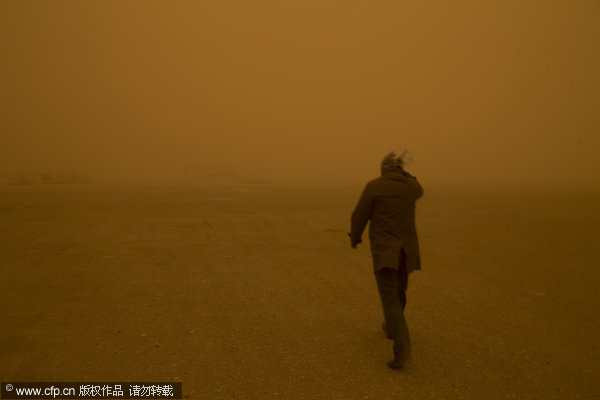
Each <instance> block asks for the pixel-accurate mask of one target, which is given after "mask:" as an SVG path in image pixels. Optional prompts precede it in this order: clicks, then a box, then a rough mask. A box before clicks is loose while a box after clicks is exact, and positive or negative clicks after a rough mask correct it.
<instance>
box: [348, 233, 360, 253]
mask: <svg viewBox="0 0 600 400" xmlns="http://www.w3.org/2000/svg"><path fill="white" fill-rule="evenodd" d="M348 236H349V237H350V246H351V247H352V248H353V249H355V248H356V246H357V245H358V244H359V243H362V240H361V239H358V240H357V241H356V240H354V239H352V234H350V233H348Z"/></svg>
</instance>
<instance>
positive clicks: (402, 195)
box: [348, 150, 423, 369]
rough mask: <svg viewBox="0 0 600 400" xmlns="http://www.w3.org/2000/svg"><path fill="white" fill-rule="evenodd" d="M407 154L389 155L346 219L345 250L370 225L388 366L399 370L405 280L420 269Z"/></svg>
mask: <svg viewBox="0 0 600 400" xmlns="http://www.w3.org/2000/svg"><path fill="white" fill-rule="evenodd" d="M409 158H410V153H409V152H408V151H407V150H405V151H403V152H402V153H400V154H398V153H397V152H391V153H389V154H388V155H386V156H385V157H384V159H383V161H382V162H381V176H380V177H378V178H376V179H373V180H371V181H370V182H368V183H367V184H366V186H365V188H364V190H363V192H362V194H361V196H360V198H359V200H358V203H357V204H356V207H355V209H354V211H353V213H352V217H351V230H350V232H349V233H348V235H349V236H350V245H351V246H352V248H353V249H355V248H356V246H357V245H358V244H359V243H361V242H362V240H361V238H362V233H363V231H364V229H365V227H366V225H367V223H368V222H370V225H369V240H370V243H371V254H372V256H373V269H374V272H375V279H376V281H377V288H378V291H379V296H380V298H381V305H382V308H383V315H384V320H385V322H384V324H383V325H382V326H383V329H384V331H385V332H386V333H387V336H388V338H390V339H392V340H393V341H394V346H393V355H394V358H393V359H392V360H391V361H389V362H388V366H389V367H390V368H392V369H400V368H402V367H403V366H404V362H405V360H406V358H407V357H408V353H409V352H410V337H409V333H408V327H407V324H406V320H405V318H404V309H405V307H406V289H407V286H408V275H409V274H410V273H411V272H412V271H415V270H420V269H421V261H420V255H419V243H418V238H417V231H416V226H415V203H416V200H417V199H419V198H420V197H421V196H422V195H423V188H422V187H421V185H420V184H419V182H418V181H417V179H416V178H415V177H414V176H412V175H411V174H409V173H408V172H406V171H405V170H404V165H405V162H406V160H407V159H409Z"/></svg>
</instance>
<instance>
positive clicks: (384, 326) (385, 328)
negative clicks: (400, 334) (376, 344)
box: [381, 322, 393, 339]
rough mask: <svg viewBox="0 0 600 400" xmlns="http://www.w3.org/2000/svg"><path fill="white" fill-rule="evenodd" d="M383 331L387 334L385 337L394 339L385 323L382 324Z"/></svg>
mask: <svg viewBox="0 0 600 400" xmlns="http://www.w3.org/2000/svg"><path fill="white" fill-rule="evenodd" d="M381 329H383V331H384V332H385V336H387V338H388V339H393V338H392V335H391V334H390V333H389V332H388V329H387V325H386V323H385V322H382V323H381Z"/></svg>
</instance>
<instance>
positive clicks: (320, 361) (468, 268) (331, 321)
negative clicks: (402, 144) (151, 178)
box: [0, 184, 600, 399]
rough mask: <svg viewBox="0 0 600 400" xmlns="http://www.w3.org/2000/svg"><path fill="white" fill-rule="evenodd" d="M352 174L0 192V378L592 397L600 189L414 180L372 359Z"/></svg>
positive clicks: (260, 391)
mask: <svg viewBox="0 0 600 400" xmlns="http://www.w3.org/2000/svg"><path fill="white" fill-rule="evenodd" d="M361 190H362V187H361V186H355V187H333V186H332V187H284V186H277V185H246V186H243V185H238V186H202V185H171V186H170V185H164V186H158V185H156V186H151V185H108V184H87V185H78V184H73V185H22V186H20V185H13V186H9V185H5V186H2V187H0V221H1V222H2V223H1V225H0V240H1V242H0V243H1V244H0V263H1V266H0V293H1V294H2V296H1V298H0V311H1V316H2V318H1V322H0V379H1V380H2V381H4V382H9V381H153V380H154V381H182V382H183V392H184V397H185V398H189V399H513V398H514V399H598V398H600V379H599V378H600V339H599V338H600V298H599V289H600V269H599V268H598V266H599V263H598V249H600V209H599V207H598V205H599V204H600V192H598V191H589V190H587V191H586V190H579V191H578V190H572V191H566V190H564V191H563V192H559V191H551V190H546V191H544V190H538V191H534V190H529V191H527V190H506V189H500V188H498V189H495V190H482V189H480V190H476V189H471V190H467V189H464V190H461V189H458V188H454V189H443V188H435V187H427V186H426V188H425V190H426V192H425V196H424V197H423V198H422V199H421V200H419V202H418V204H417V227H418V231H419V237H420V244H421V256H422V263H423V269H422V271H418V272H415V273H413V274H411V276H410V283H409V290H408V306H407V311H406V314H407V321H408V324H409V328H410V332H411V337H412V357H411V359H410V362H409V363H408V365H407V366H406V367H405V369H404V370H401V371H393V370H390V369H388V368H387V366H386V361H387V360H389V359H390V358H391V355H392V351H391V342H390V341H389V340H387V339H386V338H385V336H384V334H383V332H382V331H381V328H380V324H381V321H382V315H381V310H380V304H379V298H378V296H377V292H376V286H375V280H374V277H373V272H372V266H371V259H370V257H369V248H368V245H369V243H368V240H367V235H366V234H365V236H364V238H363V239H364V242H363V244H361V245H360V246H359V248H358V249H357V250H352V249H351V248H350V246H349V243H348V238H347V236H346V233H347V231H348V228H349V218H350V213H351V211H352V209H353V207H354V205H355V203H356V200H357V198H358V195H359V194H360V191H361Z"/></svg>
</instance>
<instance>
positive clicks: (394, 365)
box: [387, 351, 404, 369]
mask: <svg viewBox="0 0 600 400" xmlns="http://www.w3.org/2000/svg"><path fill="white" fill-rule="evenodd" d="M387 365H388V367H390V368H391V369H402V367H404V352H402V351H400V352H397V353H396V352H394V359H393V360H391V361H388V363H387Z"/></svg>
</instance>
